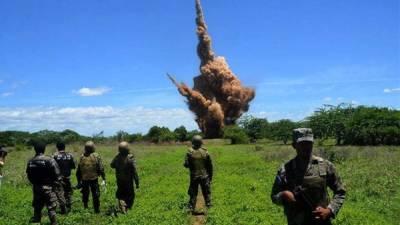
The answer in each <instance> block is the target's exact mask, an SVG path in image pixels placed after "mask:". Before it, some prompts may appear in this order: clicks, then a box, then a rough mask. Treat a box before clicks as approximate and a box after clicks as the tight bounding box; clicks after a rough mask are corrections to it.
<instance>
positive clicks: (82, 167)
mask: <svg viewBox="0 0 400 225" xmlns="http://www.w3.org/2000/svg"><path fill="white" fill-rule="evenodd" d="M99 176H101V177H102V179H103V181H102V182H101V185H102V186H105V185H106V175H105V173H104V166H103V162H102V160H101V158H100V155H99V154H97V153H96V152H95V145H94V143H93V141H88V142H86V144H85V152H84V153H83V155H82V156H81V158H80V161H79V164H78V169H77V171H76V178H77V180H78V186H79V187H81V188H82V190H81V193H82V202H83V206H84V208H85V209H87V208H88V202H89V194H90V192H92V199H93V208H94V212H95V213H100V188H99V181H98V177H99Z"/></svg>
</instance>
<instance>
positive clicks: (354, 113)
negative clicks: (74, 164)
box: [0, 104, 400, 146]
mask: <svg viewBox="0 0 400 225" xmlns="http://www.w3.org/2000/svg"><path fill="white" fill-rule="evenodd" d="M297 127H310V128H312V129H313V131H314V137H315V138H316V139H317V140H318V141H320V142H324V141H326V140H334V142H335V144H336V145H400V111H399V110H396V109H390V108H387V107H374V106H356V107H355V106H353V105H351V104H339V105H336V106H335V105H323V106H322V107H321V108H319V109H317V110H315V111H314V113H313V114H312V115H311V116H309V117H307V118H305V119H303V120H301V121H292V120H289V119H282V120H278V121H274V122H269V121H268V120H267V118H257V117H254V116H251V115H247V116H244V117H242V118H241V119H240V120H239V122H238V124H237V125H234V126H228V127H225V128H224V130H223V132H224V138H225V139H230V140H231V143H232V144H240V143H249V142H257V140H260V139H268V140H273V141H279V142H282V143H283V144H288V143H291V135H292V130H293V129H294V128H297ZM196 134H200V132H199V131H197V130H192V131H188V130H187V129H186V128H185V127H184V126H180V127H178V128H176V129H175V130H170V129H169V128H167V127H160V126H153V127H151V128H150V129H149V131H148V132H147V133H146V134H142V133H128V132H126V131H122V130H121V131H118V132H117V133H116V134H115V135H113V136H105V135H104V132H100V133H97V134H94V135H92V136H83V135H80V134H79V133H77V132H75V131H73V130H69V129H68V130H64V131H61V132H57V131H49V130H42V131H38V132H34V133H29V132H22V131H3V132H0V144H1V145H4V146H19V145H29V142H30V140H33V139H41V140H44V141H45V142H46V143H48V144H50V143H56V142H57V141H59V140H63V141H64V142H66V143H76V142H84V141H87V140H93V141H95V142H97V143H106V142H115V141H128V142H152V143H162V142H185V141H189V140H191V138H192V137H193V136H194V135H196Z"/></svg>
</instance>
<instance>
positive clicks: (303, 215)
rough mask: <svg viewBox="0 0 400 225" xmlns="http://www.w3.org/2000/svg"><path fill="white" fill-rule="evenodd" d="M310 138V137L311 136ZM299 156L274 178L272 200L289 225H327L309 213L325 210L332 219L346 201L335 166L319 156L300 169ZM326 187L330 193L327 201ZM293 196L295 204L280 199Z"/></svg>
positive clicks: (327, 223) (328, 223) (328, 224)
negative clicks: (331, 194) (319, 208)
mask: <svg viewBox="0 0 400 225" xmlns="http://www.w3.org/2000/svg"><path fill="white" fill-rule="evenodd" d="M311 135H312V134H311ZM299 160H300V159H299V156H296V157H295V158H294V159H292V160H290V161H289V162H287V163H285V164H284V165H282V167H281V168H280V169H279V171H278V174H277V176H276V178H275V182H274V185H273V188H272V193H271V199H272V201H273V202H274V203H275V204H278V205H283V207H284V212H285V215H286V217H287V220H288V224H289V225H313V224H319V225H330V224H331V221H330V218H329V219H327V220H321V219H318V218H315V217H314V216H313V214H312V211H314V210H315V209H316V208H317V207H319V206H320V207H323V208H328V209H330V211H331V218H335V217H336V216H337V214H338V212H339V210H340V208H341V206H342V204H343V202H344V199H345V194H346V191H345V188H344V186H343V184H342V182H341V179H340V177H339V174H338V173H337V171H336V169H335V167H334V165H333V164H332V163H331V162H329V161H327V160H325V159H322V158H321V157H317V156H314V155H313V156H312V157H311V159H310V162H309V163H308V165H306V166H303V167H302V166H299V163H300V161H299ZM327 187H329V188H330V189H331V190H332V191H333V198H332V200H330V199H329V195H328V191H327ZM286 190H287V191H290V192H292V193H293V194H294V196H295V199H296V202H295V203H294V204H293V203H292V204H288V203H286V202H285V201H284V200H283V199H282V192H283V191H286Z"/></svg>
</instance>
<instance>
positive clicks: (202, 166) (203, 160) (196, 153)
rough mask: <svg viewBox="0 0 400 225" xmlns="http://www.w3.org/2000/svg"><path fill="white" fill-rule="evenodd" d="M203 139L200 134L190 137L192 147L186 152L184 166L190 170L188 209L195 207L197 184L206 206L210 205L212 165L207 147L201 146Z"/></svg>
mask: <svg viewBox="0 0 400 225" xmlns="http://www.w3.org/2000/svg"><path fill="white" fill-rule="evenodd" d="M202 145H203V139H202V137H201V136H200V135H195V136H194V137H193V139H192V147H191V148H190V149H189V151H188V152H187V154H186V157H185V162H184V164H183V166H184V167H186V168H189V171H190V186H189V190H188V194H189V196H190V199H189V209H190V210H192V211H194V209H195V208H196V200H197V193H198V189H199V185H200V186H201V191H202V193H203V197H204V201H205V202H206V207H207V208H209V207H211V181H212V178H213V165H212V161H211V157H210V155H209V154H208V151H207V149H205V148H203V147H202Z"/></svg>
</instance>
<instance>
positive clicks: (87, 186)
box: [81, 179, 100, 213]
mask: <svg viewBox="0 0 400 225" xmlns="http://www.w3.org/2000/svg"><path fill="white" fill-rule="evenodd" d="M90 192H92V200H93V208H94V211H95V212H96V213H98V212H100V187H99V182H98V179H95V180H83V181H82V190H81V193H82V202H83V205H84V207H85V208H87V207H88V202H89V194H90Z"/></svg>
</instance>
